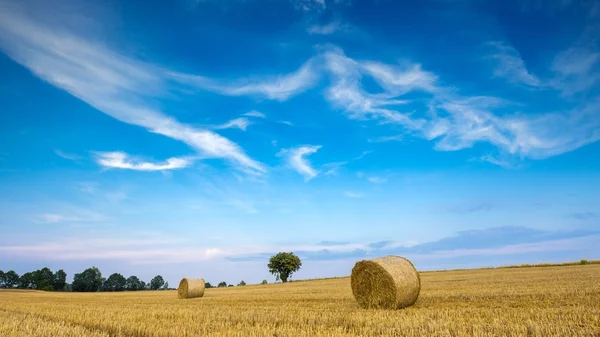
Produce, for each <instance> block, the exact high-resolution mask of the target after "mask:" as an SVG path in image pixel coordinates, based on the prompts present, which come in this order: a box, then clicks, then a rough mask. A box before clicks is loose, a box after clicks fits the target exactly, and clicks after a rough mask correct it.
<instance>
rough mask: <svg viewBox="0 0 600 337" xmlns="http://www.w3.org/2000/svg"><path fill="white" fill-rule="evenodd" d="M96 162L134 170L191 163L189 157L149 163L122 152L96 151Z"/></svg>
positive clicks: (167, 168)
mask: <svg viewBox="0 0 600 337" xmlns="http://www.w3.org/2000/svg"><path fill="white" fill-rule="evenodd" d="M95 156H96V162H97V163H98V164H99V165H100V166H103V167H106V168H117V169H126V170H134V171H166V170H177V169H182V168H186V167H189V166H191V165H192V163H193V160H192V159H191V158H169V159H167V160H166V161H165V162H163V163H150V162H144V161H140V160H137V159H135V158H131V157H130V156H129V155H128V154H127V153H124V152H117V151H115V152H96V153H95Z"/></svg>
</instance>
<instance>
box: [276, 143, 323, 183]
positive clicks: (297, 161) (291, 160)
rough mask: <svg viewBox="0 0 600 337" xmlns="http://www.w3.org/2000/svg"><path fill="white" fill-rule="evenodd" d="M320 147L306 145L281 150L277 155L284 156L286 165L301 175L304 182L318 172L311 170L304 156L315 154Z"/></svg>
mask: <svg viewBox="0 0 600 337" xmlns="http://www.w3.org/2000/svg"><path fill="white" fill-rule="evenodd" d="M321 147H322V146H321V145H306V146H299V147H297V148H293V149H283V150H281V151H280V152H279V155H285V156H286V160H287V164H288V165H289V166H290V167H291V168H292V169H294V170H296V171H297V172H298V173H300V174H301V175H303V176H304V180H305V181H308V180H311V179H313V178H314V177H316V176H317V175H318V174H319V171H317V170H315V169H314V168H312V166H311V165H310V163H309V162H308V160H306V158H305V156H308V155H311V154H313V153H315V152H317V151H318V150H319V149H320V148H321Z"/></svg>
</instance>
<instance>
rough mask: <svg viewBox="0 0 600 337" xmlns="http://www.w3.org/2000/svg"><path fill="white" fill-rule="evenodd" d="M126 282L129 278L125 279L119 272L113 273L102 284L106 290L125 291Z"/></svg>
mask: <svg viewBox="0 0 600 337" xmlns="http://www.w3.org/2000/svg"><path fill="white" fill-rule="evenodd" d="M126 283H127V279H125V276H123V275H121V274H119V273H113V274H112V275H110V276H109V277H108V279H106V281H105V282H104V284H103V285H102V289H103V290H104V291H123V290H125V285H126Z"/></svg>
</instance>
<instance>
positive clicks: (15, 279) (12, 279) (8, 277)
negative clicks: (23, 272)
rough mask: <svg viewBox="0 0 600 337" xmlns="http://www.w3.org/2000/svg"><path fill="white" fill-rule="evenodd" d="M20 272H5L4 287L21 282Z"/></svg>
mask: <svg viewBox="0 0 600 337" xmlns="http://www.w3.org/2000/svg"><path fill="white" fill-rule="evenodd" d="M19 278H20V277H19V274H17V272H15V271H14V270H9V271H7V272H6V273H4V281H3V284H2V287H3V288H13V287H14V286H16V285H17V284H18V283H19Z"/></svg>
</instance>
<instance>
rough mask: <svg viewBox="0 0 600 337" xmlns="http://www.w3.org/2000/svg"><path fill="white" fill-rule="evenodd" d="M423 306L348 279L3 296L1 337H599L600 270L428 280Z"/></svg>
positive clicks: (470, 273) (430, 276)
mask: <svg viewBox="0 0 600 337" xmlns="http://www.w3.org/2000/svg"><path fill="white" fill-rule="evenodd" d="M421 281H422V290H421V294H420V296H419V299H418V301H417V302H416V303H415V305H413V306H411V307H409V308H407V309H403V310H395V311H393V310H365V309H360V308H359V307H358V304H357V303H356V301H355V300H354V298H353V297H352V292H351V288H350V279H349V278H339V279H326V280H316V281H299V282H292V283H287V284H269V285H256V286H254V285H252V286H244V287H234V288H217V289H214V288H213V289H207V290H206V293H205V295H204V297H203V298H194V299H186V300H180V299H178V298H177V293H176V291H158V292H123V293H93V294H89V293H88V294H81V293H46V292H37V291H29V292H27V291H0V322H1V323H0V335H2V336H198V335H210V336H217V337H219V336H600V265H585V266H562V267H545V268H518V269H483V270H462V271H446V272H428V273H422V274H421Z"/></svg>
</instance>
